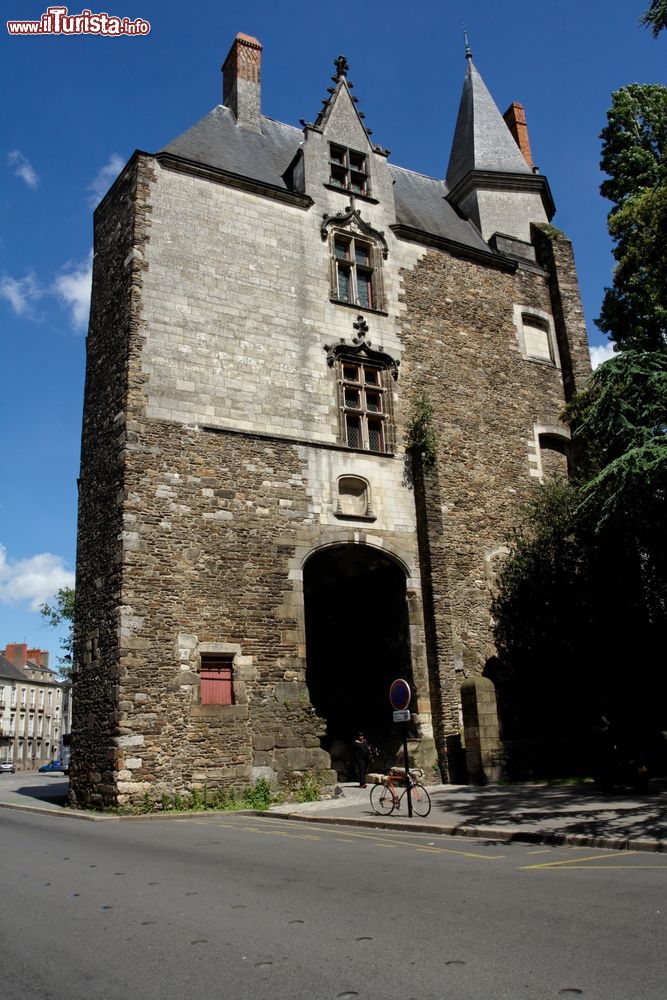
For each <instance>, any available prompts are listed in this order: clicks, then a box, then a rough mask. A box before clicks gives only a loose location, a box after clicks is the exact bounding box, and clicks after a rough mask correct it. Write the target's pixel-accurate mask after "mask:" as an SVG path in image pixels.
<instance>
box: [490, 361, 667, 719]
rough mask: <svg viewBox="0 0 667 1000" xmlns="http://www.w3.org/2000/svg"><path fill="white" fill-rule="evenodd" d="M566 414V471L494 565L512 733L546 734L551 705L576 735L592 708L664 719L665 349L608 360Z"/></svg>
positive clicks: (666, 587)
mask: <svg viewBox="0 0 667 1000" xmlns="http://www.w3.org/2000/svg"><path fill="white" fill-rule="evenodd" d="M565 417H566V419H568V421H569V423H570V426H571V428H572V434H573V442H574V445H575V448H576V454H577V459H578V465H577V473H576V475H575V476H574V478H573V480H572V481H571V482H570V483H563V482H553V483H546V484H545V485H544V486H543V487H541V489H540V490H539V491H538V493H537V497H536V499H535V501H534V503H533V504H532V505H531V507H530V508H529V509H528V511H527V513H526V518H525V521H524V523H523V525H522V526H521V527H520V529H519V530H518V532H517V535H516V538H515V540H514V544H513V547H512V551H511V553H510V557H509V558H508V560H507V562H506V564H505V566H504V568H503V571H502V573H501V575H500V581H499V584H500V588H499V593H498V596H497V597H496V599H495V602H494V607H493V614H494V619H495V639H496V645H497V647H498V651H499V656H500V659H501V662H502V664H503V670H504V673H503V676H504V678H505V681H506V688H507V690H509V696H508V693H507V690H506V691H505V692H502V693H501V704H502V703H503V702H504V703H505V705H507V704H509V705H510V706H511V713H509V714H510V731H512V727H514V730H515V731H514V732H513V733H512V734H513V735H521V736H535V735H539V734H540V733H542V734H543V733H544V732H545V731H546V732H549V731H551V732H552V733H553V734H555V733H557V732H558V730H559V728H560V727H561V726H562V717H563V713H566V714H567V718H568V721H569V723H570V725H572V726H573V727H574V728H577V727H578V728H579V729H580V731H585V730H586V726H587V725H588V726H590V720H591V718H593V716H594V714H595V712H596V711H599V710H600V708H601V707H602V706H604V707H606V708H607V710H611V711H613V714H614V716H615V717H616V719H617V720H618V721H619V722H620V721H625V723H626V724H627V726H628V728H631V727H632V728H634V727H638V726H649V727H650V726H654V727H659V728H664V725H665V722H666V712H665V704H666V696H667V674H666V672H665V671H664V669H663V668H662V662H663V660H664V655H663V650H664V646H665V642H667V524H666V519H665V517H664V510H665V501H666V500H667V354H665V353H663V352H650V351H646V352H638V351H627V352H623V353H621V354H619V355H618V356H616V357H614V358H613V359H611V360H610V361H608V362H606V363H605V364H604V365H602V366H600V368H598V369H597V370H596V371H595V372H594V373H593V375H592V377H591V381H590V385H589V387H588V389H587V390H586V391H585V392H584V393H582V394H580V395H579V396H578V397H576V398H575V400H574V401H573V402H572V403H571V404H570V405H569V406H568V408H567V410H566V412H565ZM640 680H641V682H642V685H641V686H639V685H638V682H639V681H640ZM647 690H648V692H649V693H648V697H647ZM502 694H504V697H502ZM504 714H505V715H507V714H508V713H507V712H505V713H504ZM505 721H506V720H505Z"/></svg>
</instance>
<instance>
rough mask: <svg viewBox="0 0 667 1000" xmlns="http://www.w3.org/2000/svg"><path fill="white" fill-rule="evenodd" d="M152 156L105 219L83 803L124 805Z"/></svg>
mask: <svg viewBox="0 0 667 1000" xmlns="http://www.w3.org/2000/svg"><path fill="white" fill-rule="evenodd" d="M150 172H151V164H150V160H147V159H146V158H142V157H135V158H133V160H131V161H130V163H129V164H128V165H127V167H126V168H125V170H124V171H123V173H122V174H121V176H120V178H119V179H118V180H117V182H116V183H115V185H114V187H113V189H112V190H111V192H110V193H109V194H108V195H107V197H106V198H105V199H104V201H103V202H102V203H101V204H100V206H99V208H98V209H97V212H96V214H95V257H94V263H93V296H92V302H91V316H90V327H89V331H88V341H87V359H88V364H87V368H86V385H85V397H84V412H83V434H82V449H81V474H80V481H79V532H78V547H77V574H76V622H75V649H74V662H75V669H76V675H75V678H74V685H75V691H76V696H75V698H74V702H73V719H72V734H73V735H72V757H71V770H70V775H71V776H70V789H71V798H72V801H73V802H74V803H76V804H84V805H88V804H96V805H101V804H103V803H111V802H113V801H114V800H115V795H116V789H115V771H116V757H117V745H116V740H117V738H118V735H119V732H120V731H119V729H118V722H119V715H118V691H117V682H118V671H119V664H120V655H121V649H120V645H119V635H118V624H119V608H120V604H121V601H122V530H123V521H122V517H123V502H124V489H125V468H124V448H125V424H126V418H127V410H126V407H127V400H128V380H129V375H130V370H131V351H132V343H133V338H134V336H135V334H136V331H137V329H138V323H137V301H138V295H139V289H140V286H141V275H142V262H143V250H144V248H145V239H146V233H145V229H146V226H145V220H146V208H145V202H146V185H147V183H148V179H149V176H150Z"/></svg>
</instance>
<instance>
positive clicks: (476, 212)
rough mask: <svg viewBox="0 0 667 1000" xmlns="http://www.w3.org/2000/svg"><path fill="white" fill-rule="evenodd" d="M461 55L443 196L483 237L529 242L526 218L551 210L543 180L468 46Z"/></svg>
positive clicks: (541, 218)
mask: <svg viewBox="0 0 667 1000" xmlns="http://www.w3.org/2000/svg"><path fill="white" fill-rule="evenodd" d="M466 59H467V61H468V68H467V71H466V76H465V80H464V83H463V93H462V95H461V104H460V106H459V114H458V118H457V120H456V129H455V132H454V141H453V143H452V151H451V155H450V158H449V166H448V167H447V186H448V188H449V194H448V196H447V197H448V200H449V201H450V202H451V203H452V204H453V205H455V206H456V208H458V209H459V211H460V212H462V213H463V214H464V215H466V216H467V217H468V218H470V219H471V220H472V221H473V222H474V223H475V224H476V225H477V226H478V228H479V229H480V230H481V232H482V235H483V237H484V239H485V240H491V238H492V237H493V236H495V235H496V234H498V235H502V236H510V237H512V238H513V239H515V240H522V241H525V242H530V224H531V222H548V221H549V219H551V217H552V216H553V214H554V211H555V208H554V204H553V199H552V197H551V192H550V191H549V185H548V183H547V180H546V178H545V177H542V176H540V175H538V174H537V173H535V172H534V171H533V170H531V168H530V167H529V165H528V163H527V162H526V158H525V156H524V154H523V152H522V151H521V149H520V148H519V146H518V145H517V142H516V140H515V138H514V135H513V133H512V132H511V131H510V129H509V128H508V125H507V123H506V121H505V119H504V118H503V116H502V115H501V113H500V111H499V110H498V107H497V106H496V103H495V101H494V100H493V98H492V97H491V94H490V93H489V91H488V89H487V87H486V85H485V83H484V81H483V80H482V77H481V76H480V74H479V73H478V71H477V69H476V67H475V65H474V63H473V61H472V53H471V52H470V49H469V48H466ZM526 137H527V131H526ZM526 142H527V138H526Z"/></svg>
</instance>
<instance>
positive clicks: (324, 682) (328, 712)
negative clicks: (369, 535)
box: [303, 544, 412, 780]
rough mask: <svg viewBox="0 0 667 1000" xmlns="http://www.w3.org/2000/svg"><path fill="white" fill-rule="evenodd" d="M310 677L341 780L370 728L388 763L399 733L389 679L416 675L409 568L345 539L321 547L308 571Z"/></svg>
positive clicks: (369, 734)
mask: <svg viewBox="0 0 667 1000" xmlns="http://www.w3.org/2000/svg"><path fill="white" fill-rule="evenodd" d="M303 595H304V608H305V625H306V683H307V685H308V691H309V695H310V700H311V703H312V704H313V706H314V708H315V710H316V712H317V714H318V715H319V716H320V717H321V718H322V719H323V720H324V721H325V722H326V727H327V728H326V734H325V736H324V737H323V738H322V747H323V749H325V750H327V751H328V752H329V753H330V754H331V758H332V762H331V766H332V767H333V768H334V769H335V770H336V771H337V772H338V776H339V778H340V779H341V780H345V779H349V778H351V777H352V775H351V774H350V771H349V767H347V766H346V759H347V757H348V756H349V753H348V752H347V751H348V749H349V745H350V742H351V741H352V739H353V738H354V735H355V733H356V732H358V731H359V730H361V731H363V732H364V733H366V735H367V737H368V739H369V741H370V742H371V743H373V744H375V745H376V746H377V747H378V748H379V749H380V750H381V751H382V754H383V757H384V763H388V762H389V761H390V760H392V759H393V757H394V756H395V754H396V751H397V749H398V745H399V741H400V738H399V736H398V734H397V732H396V727H395V726H394V725H393V722H392V714H391V707H390V705H389V698H388V691H389V685H390V683H391V681H392V680H394V679H395V678H396V677H405V678H406V679H407V680H408V681H410V682H412V666H411V650H410V627H409V616H408V604H407V596H406V574H405V571H404V569H403V568H402V567H401V566H400V565H399V564H398V563H397V562H396V561H395V560H393V559H392V558H390V557H389V556H387V555H386V554H385V553H384V552H382V551H381V550H379V549H377V548H375V547H371V546H368V545H359V544H347V545H345V544H343V545H337V546H331V547H327V548H325V549H320V550H319V551H317V552H315V553H314V554H313V555H312V556H311V557H310V558H309V559H308V561H307V562H306V564H305V566H304V570H303Z"/></svg>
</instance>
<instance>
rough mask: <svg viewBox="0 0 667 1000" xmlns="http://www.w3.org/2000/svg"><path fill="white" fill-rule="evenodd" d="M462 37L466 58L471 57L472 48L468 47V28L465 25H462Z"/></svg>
mask: <svg viewBox="0 0 667 1000" xmlns="http://www.w3.org/2000/svg"><path fill="white" fill-rule="evenodd" d="M463 37H464V39H465V43H466V59H472V49H471V48H470V43H469V41H468V29H467V27H466V25H465V24H464V25H463Z"/></svg>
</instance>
